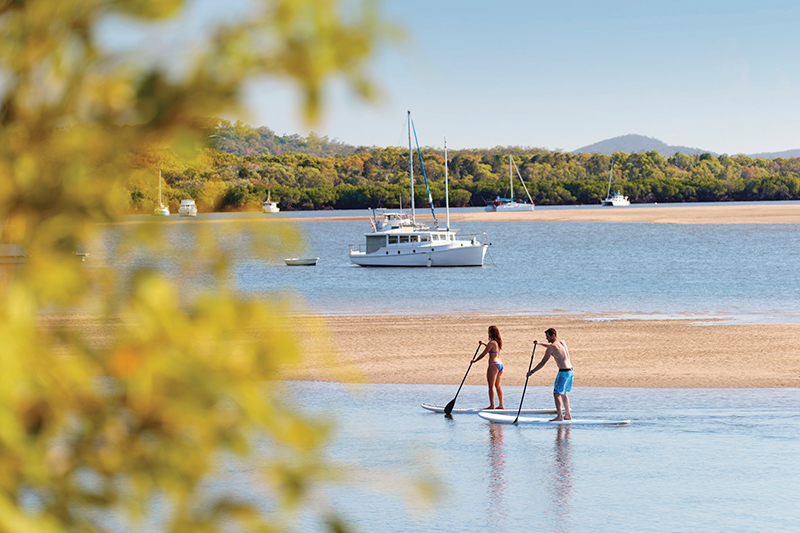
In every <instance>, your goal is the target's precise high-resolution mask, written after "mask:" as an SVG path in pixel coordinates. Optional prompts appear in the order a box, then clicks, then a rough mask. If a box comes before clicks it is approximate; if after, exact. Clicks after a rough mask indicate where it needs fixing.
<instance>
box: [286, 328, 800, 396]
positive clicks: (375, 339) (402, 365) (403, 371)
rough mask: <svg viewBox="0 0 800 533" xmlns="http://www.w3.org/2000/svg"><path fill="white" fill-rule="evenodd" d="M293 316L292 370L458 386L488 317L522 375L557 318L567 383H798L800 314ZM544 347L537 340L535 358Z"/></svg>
mask: <svg viewBox="0 0 800 533" xmlns="http://www.w3.org/2000/svg"><path fill="white" fill-rule="evenodd" d="M291 323H292V324H293V325H294V326H295V328H294V329H295V330H296V332H298V333H304V334H305V335H304V341H303V343H302V344H301V350H302V352H303V353H304V355H305V359H304V362H303V364H302V366H301V367H296V368H287V369H286V377H287V378H288V379H292V380H315V381H343V382H347V381H365V382H369V383H402V384H454V385H456V386H457V385H458V383H459V382H460V380H461V379H462V378H463V376H464V372H465V371H466V369H467V368H468V366H469V362H470V359H471V357H472V355H473V354H474V353H475V349H476V347H477V341H478V340H483V341H486V328H487V327H488V326H489V325H496V326H498V327H499V329H500V334H501V336H502V337H503V342H504V346H503V352H502V356H501V359H502V362H503V364H504V365H505V371H504V374H503V384H504V385H511V386H516V385H523V384H524V383H525V372H526V371H527V369H528V365H529V362H530V359H531V349H532V346H533V340H534V339H537V340H539V341H544V340H545V339H544V333H543V332H544V330H545V329H547V328H548V327H555V328H556V329H557V330H558V332H559V337H560V338H562V339H563V340H564V341H566V342H567V345H568V346H569V348H570V353H571V359H572V362H573V365H574V368H575V387H581V386H584V387H631V388H711V389H719V388H787V387H800V324H788V325H787V324H752V325H751V324H725V323H720V324H698V323H697V322H696V321H693V320H652V321H640V320H608V319H607V318H604V317H601V316H598V317H584V316H581V317H577V316H533V317H529V316H509V315H496V314H461V315H459V314H448V315H408V316H407V315H403V316H393V315H308V316H305V317H304V316H297V317H294V318H293V319H292V321H291ZM321 324H324V326H323V327H324V328H326V329H327V331H322V330H320V329H319V328H320V325H321ZM308 333H311V335H308ZM314 333H316V334H318V335H314ZM319 335H321V336H319ZM543 355H544V349H543V347H541V346H539V347H537V350H536V352H535V355H534V365H535V364H536V363H538V362H539V360H540V359H541V357H542V356H543ZM766 361H768V363H765V362H766ZM485 372H486V363H485V362H484V360H481V361H479V362H478V363H476V364H474V365H473V366H472V368H471V369H470V372H469V375H468V377H467V380H466V381H465V384H472V385H485V377H484V376H485ZM555 374H556V369H555V364H554V363H553V362H552V361H549V362H548V363H547V365H546V366H545V367H544V368H543V369H542V370H541V371H540V372H538V373H537V374H535V375H534V376H532V377H531V378H530V379H529V381H528V385H530V386H552V382H553V379H554V378H555Z"/></svg>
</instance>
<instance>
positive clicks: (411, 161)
mask: <svg viewBox="0 0 800 533" xmlns="http://www.w3.org/2000/svg"><path fill="white" fill-rule="evenodd" d="M408 175H409V177H410V179H411V222H416V221H417V219H416V216H415V213H414V158H413V156H412V152H411V111H409V112H408Z"/></svg>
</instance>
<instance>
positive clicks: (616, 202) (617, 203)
mask: <svg viewBox="0 0 800 533" xmlns="http://www.w3.org/2000/svg"><path fill="white" fill-rule="evenodd" d="M613 176H614V160H613V159H612V160H611V170H610V171H609V173H608V191H607V192H606V199H605V200H600V205H605V206H614V207H626V206H629V205H631V202H630V200H628V197H627V196H622V195H621V194H620V192H619V191H617V192H615V193H614V194H613V195H612V194H611V178H612V177H613Z"/></svg>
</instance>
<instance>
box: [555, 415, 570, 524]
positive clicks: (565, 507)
mask: <svg viewBox="0 0 800 533" xmlns="http://www.w3.org/2000/svg"><path fill="white" fill-rule="evenodd" d="M571 429H572V428H571V427H570V426H569V425H563V426H562V425H560V426H558V428H557V430H556V441H555V446H554V448H553V482H552V484H551V488H552V491H553V497H552V498H551V499H550V501H552V502H553V505H554V508H553V515H554V518H555V521H554V524H553V525H554V527H553V531H556V532H557V533H569V532H570V531H572V518H571V509H570V503H571V500H572V467H573V465H572V451H571V450H570V446H569V432H570V430H571Z"/></svg>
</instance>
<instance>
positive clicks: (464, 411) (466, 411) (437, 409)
mask: <svg viewBox="0 0 800 533" xmlns="http://www.w3.org/2000/svg"><path fill="white" fill-rule="evenodd" d="M422 408H423V409H427V410H428V411H433V412H434V413H444V406H443V405H430V404H427V403H423V404H422ZM481 412H485V413H498V414H503V415H512V414H513V415H514V416H515V417H516V416H517V409H482V408H480V407H461V408H453V410H452V411H451V413H450V414H454V415H455V414H459V415H476V414H478V413H481ZM522 413H524V414H526V415H554V414H556V410H555V408H552V409H523V410H522ZM512 420H513V419H512Z"/></svg>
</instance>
